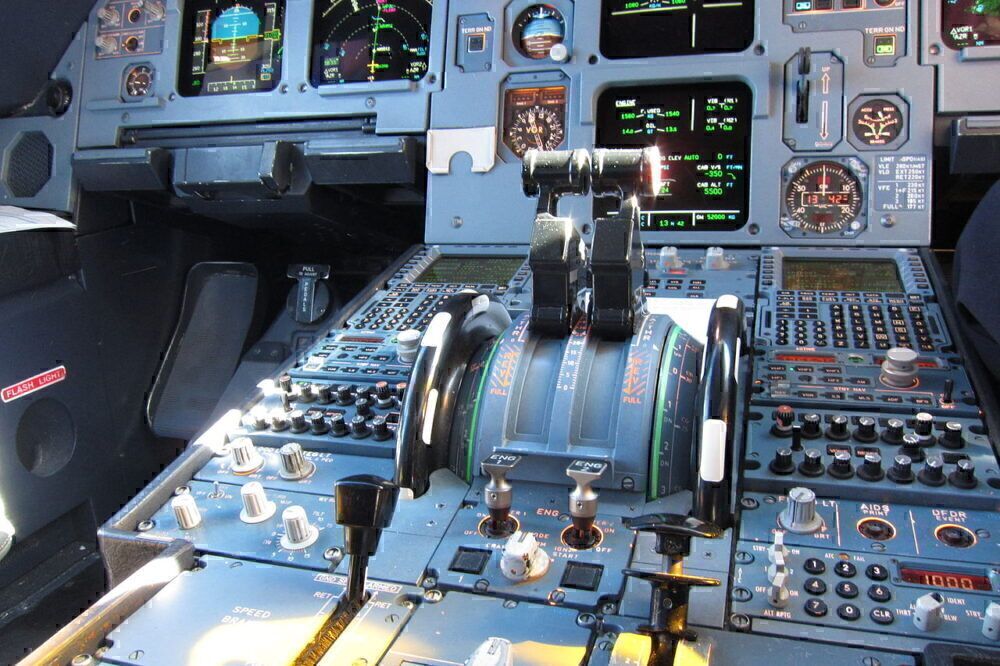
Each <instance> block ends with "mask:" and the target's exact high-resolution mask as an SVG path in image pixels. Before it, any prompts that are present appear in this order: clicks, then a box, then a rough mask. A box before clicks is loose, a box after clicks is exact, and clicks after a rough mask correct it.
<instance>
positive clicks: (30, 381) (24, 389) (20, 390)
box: [0, 365, 66, 403]
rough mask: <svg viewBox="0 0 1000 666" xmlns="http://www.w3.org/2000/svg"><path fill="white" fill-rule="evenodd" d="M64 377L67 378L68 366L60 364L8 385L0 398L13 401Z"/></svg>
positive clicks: (55, 382)
mask: <svg viewBox="0 0 1000 666" xmlns="http://www.w3.org/2000/svg"><path fill="white" fill-rule="evenodd" d="M64 379H66V366H64V365H60V366H58V367H55V368H52V369H51V370H46V371H45V372H40V373H38V374H37V375H35V376H34V377H28V378H27V379H25V380H23V381H20V382H17V383H16V384H11V385H10V386H7V387H6V388H4V389H3V391H0V400H3V401H4V402H5V403H7V402H13V401H14V400H17V399H18V398H23V397H24V396H26V395H28V394H30V393H34V392H35V391H41V390H42V389H43V388H45V387H46V386H51V385H52V384H58V383H59V382H61V381H62V380H64Z"/></svg>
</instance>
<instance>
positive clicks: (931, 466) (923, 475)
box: [917, 456, 944, 488]
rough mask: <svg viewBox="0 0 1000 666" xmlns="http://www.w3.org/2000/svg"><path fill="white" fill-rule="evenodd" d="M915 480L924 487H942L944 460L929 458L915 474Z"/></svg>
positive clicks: (936, 457)
mask: <svg viewBox="0 0 1000 666" xmlns="http://www.w3.org/2000/svg"><path fill="white" fill-rule="evenodd" d="M917 480H918V481H920V483H922V484H924V485H925V486H931V487H935V488H936V487H937V486H943V485H944V459H942V458H941V456H930V457H929V458H927V461H926V462H925V463H924V468H923V469H921V470H920V471H919V472H918V473H917Z"/></svg>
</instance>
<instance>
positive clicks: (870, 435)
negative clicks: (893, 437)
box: [854, 416, 878, 444]
mask: <svg viewBox="0 0 1000 666" xmlns="http://www.w3.org/2000/svg"><path fill="white" fill-rule="evenodd" d="M854 439H856V440H857V441H859V442H863V443H865V444H870V443H872V442H874V441H877V440H878V433H877V432H875V419H873V418H872V417H870V416H862V417H861V418H859V419H858V429H857V430H855V431H854Z"/></svg>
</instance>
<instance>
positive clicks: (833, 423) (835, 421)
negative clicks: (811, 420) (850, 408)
mask: <svg viewBox="0 0 1000 666" xmlns="http://www.w3.org/2000/svg"><path fill="white" fill-rule="evenodd" d="M849 423H850V421H849V420H848V418H847V417H846V416H844V415H843V414H838V415H837V416H834V417H833V418H832V419H831V420H830V427H829V428H827V429H826V436H827V437H828V438H830V439H832V440H835V441H839V442H842V441H844V440H845V439H848V438H849V437H850V436H851V433H850V432H849V431H848V429H847V426H848V424H849Z"/></svg>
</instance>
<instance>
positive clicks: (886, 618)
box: [868, 606, 896, 625]
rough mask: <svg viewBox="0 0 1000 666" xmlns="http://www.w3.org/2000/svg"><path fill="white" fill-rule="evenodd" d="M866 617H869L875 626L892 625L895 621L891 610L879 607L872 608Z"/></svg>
mask: <svg viewBox="0 0 1000 666" xmlns="http://www.w3.org/2000/svg"><path fill="white" fill-rule="evenodd" d="M868 617H870V618H871V619H872V622H874V623H875V624H882V625H886V624H892V623H893V621H894V620H895V619H896V616H895V615H894V614H893V612H892V611H891V610H889V609H888V608H883V607H881V606H880V607H878V608H873V609H872V610H871V612H870V613H869V614H868Z"/></svg>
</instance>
